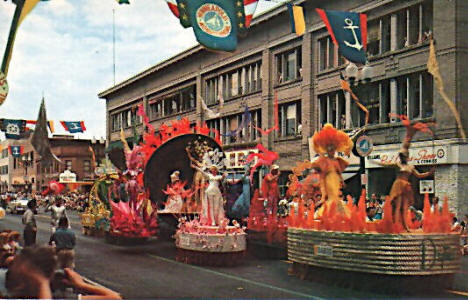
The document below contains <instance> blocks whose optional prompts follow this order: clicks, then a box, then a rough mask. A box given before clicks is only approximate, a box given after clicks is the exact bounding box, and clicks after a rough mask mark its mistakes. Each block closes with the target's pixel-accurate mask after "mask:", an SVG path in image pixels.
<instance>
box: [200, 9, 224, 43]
mask: <svg viewBox="0 0 468 300" xmlns="http://www.w3.org/2000/svg"><path fill="white" fill-rule="evenodd" d="M196 16H197V24H198V26H199V27H200V29H201V30H202V31H204V32H205V33H207V34H209V35H212V36H214V37H219V38H224V37H227V36H229V34H230V33H231V30H232V25H231V20H230V19H229V16H228V15H227V13H226V12H225V11H224V9H222V8H221V7H220V6H218V5H216V4H212V3H209V4H203V5H202V6H200V8H198V10H197V13H196Z"/></svg>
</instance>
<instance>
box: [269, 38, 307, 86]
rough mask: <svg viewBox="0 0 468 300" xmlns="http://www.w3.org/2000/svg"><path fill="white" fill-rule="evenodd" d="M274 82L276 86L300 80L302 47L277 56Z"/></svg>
mask: <svg viewBox="0 0 468 300" xmlns="http://www.w3.org/2000/svg"><path fill="white" fill-rule="evenodd" d="M275 61H276V82H277V83H278V84H282V83H287V82H291V81H294V80H297V79H302V47H300V46H299V47H296V48H294V49H291V50H288V51H286V52H283V53H280V54H277V55H276V56H275Z"/></svg>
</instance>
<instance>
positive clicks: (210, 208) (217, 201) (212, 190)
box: [190, 164, 226, 226]
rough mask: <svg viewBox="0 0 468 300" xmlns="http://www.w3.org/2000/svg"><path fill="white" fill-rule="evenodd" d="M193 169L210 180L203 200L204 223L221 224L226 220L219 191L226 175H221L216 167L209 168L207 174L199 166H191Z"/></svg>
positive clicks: (202, 218)
mask: <svg viewBox="0 0 468 300" xmlns="http://www.w3.org/2000/svg"><path fill="white" fill-rule="evenodd" d="M190 166H191V167H192V168H194V169H196V170H197V171H198V172H200V173H201V174H202V175H203V176H204V177H205V178H206V179H208V187H207V188H206V190H205V193H204V198H203V199H202V217H201V220H202V222H203V221H205V222H208V223H210V224H211V225H212V226H217V225H220V224H221V221H222V220H224V219H225V218H226V217H225V214H224V207H223V206H224V201H223V195H222V194H221V190H220V189H219V186H220V183H221V181H223V180H224V178H225V176H226V174H222V175H219V174H218V173H219V170H218V167H217V166H216V165H212V166H210V167H209V170H210V171H209V172H205V171H204V170H203V169H201V168H199V167H198V166H196V165H194V164H191V165H190Z"/></svg>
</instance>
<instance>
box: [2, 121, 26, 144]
mask: <svg viewBox="0 0 468 300" xmlns="http://www.w3.org/2000/svg"><path fill="white" fill-rule="evenodd" d="M0 121H1V129H2V131H4V132H5V137H6V138H7V139H14V140H19V139H21V138H23V133H24V132H25V130H26V121H25V120H11V119H2V120H0Z"/></svg>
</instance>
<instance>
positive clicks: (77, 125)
mask: <svg viewBox="0 0 468 300" xmlns="http://www.w3.org/2000/svg"><path fill="white" fill-rule="evenodd" d="M36 124H37V121H36V120H21V119H19V120H18V119H0V131H3V132H5V137H6V138H7V139H14V140H19V139H23V138H26V132H27V131H29V130H30V128H29V127H27V126H28V125H34V126H35V125H36ZM54 124H55V123H54V121H46V125H47V127H48V128H49V131H50V133H55V125H54ZM60 124H61V125H62V127H63V128H64V129H65V130H66V131H67V132H69V133H83V132H85V131H86V126H85V123H84V121H60Z"/></svg>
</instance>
